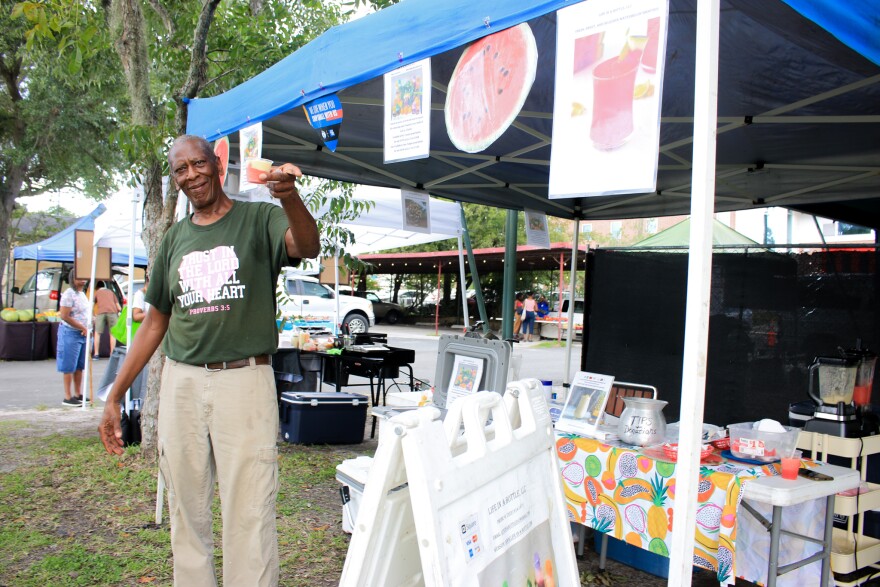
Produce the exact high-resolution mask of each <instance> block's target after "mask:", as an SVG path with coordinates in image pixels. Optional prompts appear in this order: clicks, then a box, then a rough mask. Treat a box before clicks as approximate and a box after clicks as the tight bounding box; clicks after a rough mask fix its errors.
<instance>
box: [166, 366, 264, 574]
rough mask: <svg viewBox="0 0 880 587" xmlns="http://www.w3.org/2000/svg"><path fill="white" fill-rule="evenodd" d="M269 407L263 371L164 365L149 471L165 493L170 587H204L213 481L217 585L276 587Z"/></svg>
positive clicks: (209, 566)
mask: <svg viewBox="0 0 880 587" xmlns="http://www.w3.org/2000/svg"><path fill="white" fill-rule="evenodd" d="M277 438H278V404H277V399H276V396H275V379H274V375H273V372H272V367H271V366H269V365H254V362H253V360H251V364H250V365H249V366H247V367H242V368H239V369H228V370H223V371H213V372H210V371H207V370H206V369H205V368H204V367H195V366H192V365H185V364H183V363H178V362H176V361H172V360H171V359H168V360H167V361H166V362H165V368H164V370H163V372H162V390H161V394H160V400H159V468H160V469H161V470H162V475H163V476H164V478H165V483H166V485H167V487H168V507H169V511H170V518H171V549H172V551H173V553H174V584H175V585H176V586H177V587H214V586H216V584H217V580H216V577H215V574H214V542H213V535H212V531H211V502H212V501H213V498H214V479H215V477H216V478H217V480H218V481H219V484H220V503H221V509H220V511H221V515H222V517H223V584H224V585H225V586H226V587H257V586H274V585H277V584H278V538H277V534H276V529H275V498H276V495H277V493H278V459H277V456H278V448H277V445H276V441H277Z"/></svg>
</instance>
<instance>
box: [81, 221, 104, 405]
mask: <svg viewBox="0 0 880 587" xmlns="http://www.w3.org/2000/svg"><path fill="white" fill-rule="evenodd" d="M112 261H113V260H112V259H111V264H112ZM74 267H76V266H75V265H74ZM97 268H98V241H97V240H96V239H95V233H94V231H93V232H92V269H91V273H90V274H89V320H88V324H87V326H88V328H87V329H86V357H88V358H87V359H86V368H85V373H84V374H83V389H84V390H89V391H91V389H92V382H91V378H92V330H93V328H92V327H93V326H94V316H95V273H96V272H97ZM98 344H99V345H100V341H99V342H98ZM85 397H86V395H85V394H83V402H82V406H81V409H82V410H83V411H85V409H86V404H91V403H92V402H94V401H95V398H94V397H93V396H92V394H91V393H89V394H88V398H89V401H85Z"/></svg>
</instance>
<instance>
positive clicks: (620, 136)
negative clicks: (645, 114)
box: [590, 51, 642, 150]
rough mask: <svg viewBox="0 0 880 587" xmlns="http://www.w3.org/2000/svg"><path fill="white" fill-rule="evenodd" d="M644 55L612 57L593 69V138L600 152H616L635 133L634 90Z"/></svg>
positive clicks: (637, 52) (591, 129) (633, 53)
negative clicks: (601, 150)
mask: <svg viewBox="0 0 880 587" xmlns="http://www.w3.org/2000/svg"><path fill="white" fill-rule="evenodd" d="M641 56H642V53H641V51H631V52H630V53H628V54H627V55H626V56H625V57H624V58H623V59H621V58H620V57H612V58H611V59H607V60H605V61H603V62H602V63H600V64H599V65H597V66H596V67H595V69H593V122H592V125H591V126H590V139H591V140H592V141H593V144H594V145H595V146H596V148H598V149H603V150H611V149H616V148H617V147H619V146H621V145H622V144H624V143H625V142H626V141H627V140H628V139H629V138H630V137H631V136H632V134H633V112H632V107H633V90H634V89H635V85H636V71H638V68H639V61H640V60H641Z"/></svg>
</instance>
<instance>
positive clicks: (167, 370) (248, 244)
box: [98, 135, 321, 587]
mask: <svg viewBox="0 0 880 587" xmlns="http://www.w3.org/2000/svg"><path fill="white" fill-rule="evenodd" d="M168 163H169V169H170V171H171V176H172V178H173V179H174V182H175V183H176V184H177V187H178V188H180V189H181V190H183V193H184V194H186V197H187V199H188V200H189V202H190V204H191V205H192V209H193V213H192V214H191V215H190V216H188V217H187V218H184V219H183V220H181V221H180V222H177V223H176V224H174V225H173V226H172V227H171V228H169V229H168V231H167V232H166V233H165V236H164V238H163V239H162V244H161V245H160V246H159V250H158V251H157V253H156V256H155V259H154V260H153V268H152V272H151V273H150V282H151V283H152V284H153V285H151V286H150V289H149V291H148V292H147V294H146V301H147V302H149V304H150V308H149V311H148V312H147V313H146V317H145V318H144V321H143V323H142V325H141V327H140V328H139V329H138V331H137V334H136V335H135V339H134V341H133V343H132V344H130V345H129V347H130V348H129V351H128V354H127V356H126V359H125V362H124V363H123V364H122V368H121V369H120V371H119V374H118V375H117V377H116V382H115V383H114V385H113V388H112V390H111V391H110V394H109V396H108V397H107V403H106V405H105V406H104V414H103V417H102V420H101V424H100V426H99V427H98V431H99V433H100V435H101V441H102V442H103V443H104V448H105V449H106V450H107V452H109V453H111V454H117V455H121V454H122V453H123V443H122V430H121V428H120V401H121V399H122V397H123V395H124V393H125V390H126V389H128V388H129V386H130V385H131V382H132V381H133V380H134V378H135V376H136V375H137V374H138V373H139V372H140V371H141V369H143V368H144V365H146V363H147V361H148V360H149V359H150V357H152V356H153V353H154V352H155V351H156V349H157V348H158V347H159V344H160V343H161V344H162V348H163V350H164V351H165V355H166V360H165V365H164V368H163V371H162V389H161V392H160V394H159V424H158V435H159V439H158V440H159V443H158V444H159V468H160V470H161V471H162V477H163V478H164V479H165V483H166V484H167V486H168V488H169V491H168V497H169V511H170V512H171V514H170V518H171V551H172V554H173V556H174V585H176V586H177V587H195V586H198V587H213V586H215V585H216V584H217V578H216V576H215V573H214V561H215V554H214V539H213V528H212V513H211V506H212V502H213V500H214V482H215V479H216V480H217V481H218V482H219V486H220V506H221V517H222V521H223V541H222V545H223V584H224V585H228V586H231V587H238V586H241V587H274V586H276V585H278V580H279V561H278V536H277V530H276V522H275V501H276V498H277V493H278V446H277V442H278V403H277V399H276V391H275V378H274V374H273V371H272V365H271V356H272V354H274V353H275V351H276V350H277V348H278V330H277V327H276V324H275V284H276V282H277V279H278V275H279V273H280V272H281V268H282V267H285V266H293V265H297V264H298V263H299V261H300V259H301V258H304V257H308V258H314V257H317V256H318V254H319V253H320V248H321V247H320V239H319V237H318V228H317V224H316V223H315V220H314V218H312V215H311V214H310V213H309V211H308V209H307V208H306V206H305V204H304V203H303V201H302V199H301V198H300V196H299V192H298V191H297V188H296V178H297V177H300V176H301V175H302V172H301V171H300V170H299V168H298V167H296V166H295V165H292V164H290V163H285V164H283V165H281V166H279V167H273V168H272V170H271V171H269V172H264V173H262V174H260V178H261V179H262V180H264V181H265V182H266V187H267V188H268V190H269V194H270V195H271V196H272V197H274V198H277V199H278V200H279V201H280V206H275V205H273V204H271V203H268V202H253V203H251V202H236V201H233V200H232V199H230V198H229V196H227V195H226V193H225V192H224V191H223V186H222V183H221V181H220V177H221V174H222V173H223V172H224V169H223V162H221V161H220V159H219V158H218V157H217V156H216V155H215V154H214V151H213V149H211V145H210V144H209V143H208V142H207V141H206V140H204V139H203V138H201V137H196V136H191V135H183V136H181V137H178V138H177V139H176V140H175V141H174V143H173V145H172V146H171V150H170V152H169V153H168Z"/></svg>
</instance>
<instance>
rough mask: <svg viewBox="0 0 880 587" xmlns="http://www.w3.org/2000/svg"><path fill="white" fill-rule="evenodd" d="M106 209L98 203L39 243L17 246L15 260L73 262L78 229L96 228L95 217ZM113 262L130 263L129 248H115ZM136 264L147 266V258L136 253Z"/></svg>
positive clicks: (119, 263) (118, 263)
mask: <svg viewBox="0 0 880 587" xmlns="http://www.w3.org/2000/svg"><path fill="white" fill-rule="evenodd" d="M106 209H107V208H106V207H105V206H104V204H98V206H97V207H96V208H95V209H94V210H92V211H91V212H89V214H88V215H86V216H83V217H82V218H80V219H78V220H76V221H75V222H74V223H73V224H71V225H70V226H68V227H67V228H65V229H64V230H62V231H60V232H58V233H56V234H53V235H52V236H50V237H49V238H47V239H45V240H42V241H40V242H38V243H33V244H30V245H22V246H20V247H15V249H14V250H13V252H12V258H13V259H14V260H15V261H19V260H32V261H56V262H59V263H73V259H74V254H75V252H74V237H75V235H76V231H77V230H95V218H97V217H98V216H100V215H101V214H103V213H104V211H105V210H106ZM112 263H113V264H114V265H128V249H127V248H119V247H117V248H114V249H113V257H112ZM134 264H135V265H137V266H138V267H146V266H147V258H146V257H145V256H143V255H138V254H135V256H134Z"/></svg>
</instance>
